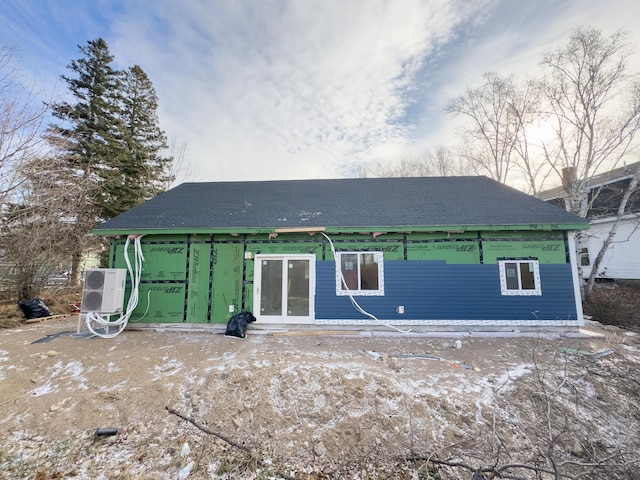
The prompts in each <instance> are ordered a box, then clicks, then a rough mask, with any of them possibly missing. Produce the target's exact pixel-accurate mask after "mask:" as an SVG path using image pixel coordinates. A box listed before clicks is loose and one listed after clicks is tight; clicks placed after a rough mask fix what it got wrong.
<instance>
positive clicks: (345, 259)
mask: <svg viewBox="0 0 640 480" xmlns="http://www.w3.org/2000/svg"><path fill="white" fill-rule="evenodd" d="M336 255H337V258H336V260H337V262H336V266H337V267H339V269H338V268H336V294H337V295H384V264H383V261H382V252H337V253H336Z"/></svg>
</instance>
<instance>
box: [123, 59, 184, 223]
mask: <svg viewBox="0 0 640 480" xmlns="http://www.w3.org/2000/svg"><path fill="white" fill-rule="evenodd" d="M122 98H123V106H122V111H121V118H122V122H123V124H124V145H125V150H126V156H125V157H124V158H123V162H122V164H121V172H122V175H123V177H124V178H125V179H126V182H124V183H123V184H122V188H121V191H120V194H121V196H122V197H123V198H122V199H121V201H120V202H119V204H120V206H121V207H122V208H123V209H124V210H127V209H128V208H131V207H132V206H135V205H137V204H139V203H142V202H143V201H145V200H148V199H150V198H152V197H154V196H156V195H157V194H158V193H160V192H162V191H163V190H164V189H165V185H166V184H167V183H170V181H171V180H172V179H170V178H168V177H169V176H170V174H169V172H170V167H171V163H172V160H173V159H172V158H171V157H165V156H163V152H165V151H167V149H168V145H167V137H166V135H165V133H164V131H163V130H162V129H161V128H160V126H159V120H158V113H157V111H158V96H157V94H156V91H155V89H154V88H153V84H152V83H151V80H149V77H148V76H147V74H146V73H145V72H144V70H142V68H141V67H140V66H138V65H135V66H133V67H131V68H129V69H128V70H127V71H126V72H125V74H124V77H123V83H122ZM124 210H123V211H124Z"/></svg>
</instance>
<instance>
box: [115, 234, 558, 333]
mask: <svg viewBox="0 0 640 480" xmlns="http://www.w3.org/2000/svg"><path fill="white" fill-rule="evenodd" d="M331 238H332V242H333V245H334V248H335V249H336V250H337V251H351V252H353V251H381V252H383V254H384V261H385V262H392V261H402V262H413V261H425V260H426V261H437V262H443V263H445V264H450V265H478V264H496V263H497V262H498V260H499V259H503V258H536V259H537V260H538V261H539V262H540V264H559V265H562V264H566V263H567V262H568V252H567V245H566V239H565V236H564V234H563V233H562V232H491V231H488V232H465V233H447V232H433V233H418V234H412V233H406V234H384V233H380V234H377V235H376V237H375V238H373V236H372V235H365V234H332V235H331ZM141 245H142V252H143V255H144V258H145V262H144V264H143V271H142V277H141V278H142V280H141V282H142V283H141V285H140V292H139V298H140V301H139V304H138V307H137V308H136V309H135V310H134V312H133V314H132V316H131V319H130V321H131V322H133V323H136V322H138V323H183V322H186V323H226V322H227V321H228V320H229V318H230V317H231V316H232V315H233V314H234V313H236V312H238V311H240V310H243V309H244V310H249V311H252V309H253V283H254V268H255V267H254V257H255V255H259V254H262V255H291V254H313V255H314V256H315V258H316V261H319V262H320V261H328V262H331V263H333V260H334V257H333V253H332V251H331V246H330V244H329V242H328V241H327V240H326V239H325V238H324V237H322V236H320V235H318V234H302V235H301V234H278V235H271V237H270V236H269V235H266V234H250V235H238V236H231V235H184V236H175V235H174V236H171V237H167V239H165V238H164V236H163V235H149V236H144V237H143V239H142V242H141ZM111 255H112V266H113V267H116V268H125V267H126V262H125V258H124V241H122V240H121V239H119V240H115V241H114V242H113V244H112V251H111ZM129 255H130V256H131V257H132V255H133V249H132V248H131V247H130V252H129Z"/></svg>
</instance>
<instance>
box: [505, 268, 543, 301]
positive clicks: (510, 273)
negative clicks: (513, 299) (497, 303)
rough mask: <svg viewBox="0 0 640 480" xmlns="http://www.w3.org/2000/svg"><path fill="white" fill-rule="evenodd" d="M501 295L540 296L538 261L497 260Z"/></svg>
mask: <svg viewBox="0 0 640 480" xmlns="http://www.w3.org/2000/svg"><path fill="white" fill-rule="evenodd" d="M498 265H499V267H500V290H501V291H502V295H542V289H541V287H540V264H539V262H538V260H499V261H498Z"/></svg>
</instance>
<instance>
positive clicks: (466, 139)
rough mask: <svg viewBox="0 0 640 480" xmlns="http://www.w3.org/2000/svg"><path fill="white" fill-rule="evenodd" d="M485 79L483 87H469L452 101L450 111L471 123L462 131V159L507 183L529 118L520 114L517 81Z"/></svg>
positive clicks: (494, 75)
mask: <svg viewBox="0 0 640 480" xmlns="http://www.w3.org/2000/svg"><path fill="white" fill-rule="evenodd" d="M483 79H484V82H483V84H482V85H481V86H480V87H477V88H468V89H467V90H466V92H465V93H464V95H462V96H460V97H458V98H456V99H454V100H452V101H451V102H450V103H449V105H448V106H447V112H448V113H453V114H457V115H462V116H464V117H465V118H466V120H467V122H465V123H464V124H463V125H462V126H461V127H460V130H459V135H460V136H461V138H463V145H462V147H461V148H460V154H461V156H463V157H465V158H466V159H467V160H468V161H469V162H470V163H472V164H474V165H475V166H476V169H477V171H478V173H483V174H487V175H489V176H490V177H491V178H493V179H494V180H497V181H499V182H501V183H507V181H508V180H509V179H510V178H511V171H512V169H513V168H514V167H515V166H516V155H517V150H516V143H517V142H518V141H519V140H520V139H521V138H522V124H523V122H524V121H525V120H526V116H525V114H520V115H519V116H518V115H517V111H516V107H518V106H519V104H520V102H519V101H518V100H520V99H517V94H516V91H517V90H516V86H515V83H514V81H513V78H511V77H503V76H500V75H499V74H497V73H485V74H484V75H483Z"/></svg>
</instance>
